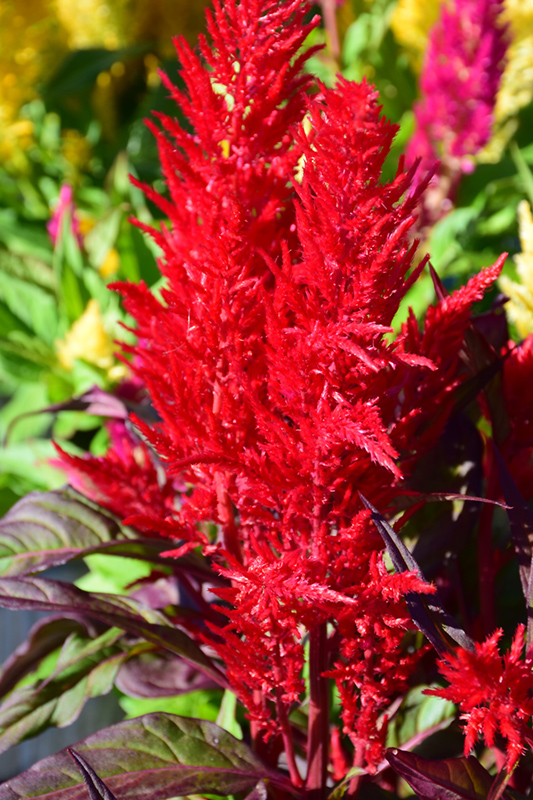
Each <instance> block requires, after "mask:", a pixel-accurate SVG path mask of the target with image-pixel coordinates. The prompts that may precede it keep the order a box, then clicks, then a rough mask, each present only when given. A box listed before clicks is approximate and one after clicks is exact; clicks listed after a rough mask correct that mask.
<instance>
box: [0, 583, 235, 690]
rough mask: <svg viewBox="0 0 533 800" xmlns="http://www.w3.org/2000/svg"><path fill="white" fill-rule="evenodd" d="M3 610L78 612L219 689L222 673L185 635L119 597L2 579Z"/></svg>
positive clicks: (0, 599)
mask: <svg viewBox="0 0 533 800" xmlns="http://www.w3.org/2000/svg"><path fill="white" fill-rule="evenodd" d="M0 606H3V607H4V608H12V609H25V610H33V611H54V612H78V613H80V614H83V615H86V616H89V617H93V618H94V619H98V620H100V622H103V623H105V624H106V625H109V626H110V627H117V628H120V629H121V630H124V631H128V632H129V633H133V634H135V635H137V636H140V637H141V638H143V639H147V640H148V641H149V642H153V643H154V644H157V645H159V646H160V647H163V648H164V649H165V650H169V651H170V652H171V653H175V654H176V655H179V656H181V657H182V658H183V659H185V661H187V662H188V663H189V664H192V665H193V666H195V667H197V668H198V669H200V670H201V671H202V672H204V673H205V674H206V675H208V676H209V677H210V678H212V679H213V680H214V681H216V682H217V683H218V684H219V685H222V686H227V683H226V680H225V678H224V676H223V675H222V673H221V672H220V671H219V670H218V669H217V667H216V666H215V665H214V664H213V662H212V661H211V659H210V658H208V656H206V655H205V653H204V652H203V651H202V650H201V649H200V648H199V647H198V645H197V644H195V642H193V640H192V639H191V638H190V637H189V636H187V634H186V633H184V632H183V631H181V630H179V629H178V628H176V627H174V625H172V623H171V622H170V620H169V619H168V618H167V617H166V616H165V615H164V614H162V613H161V612H160V611H156V610H154V609H151V608H149V607H148V606H145V605H144V604H143V603H139V602H137V601H136V600H133V599H132V598H128V597H120V596H117V595H108V594H96V593H94V594H93V593H90V592H84V591H82V590H81V589H77V588H76V587H75V586H71V585H70V584H68V583H62V582H61V581H49V580H43V579H41V578H2V579H0Z"/></svg>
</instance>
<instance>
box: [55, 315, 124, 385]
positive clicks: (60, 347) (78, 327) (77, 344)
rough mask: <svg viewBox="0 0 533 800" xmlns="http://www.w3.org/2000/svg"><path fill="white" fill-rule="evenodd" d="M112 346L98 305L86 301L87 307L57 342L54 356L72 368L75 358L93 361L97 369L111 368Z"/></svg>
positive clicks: (65, 367) (65, 366) (68, 368)
mask: <svg viewBox="0 0 533 800" xmlns="http://www.w3.org/2000/svg"><path fill="white" fill-rule="evenodd" d="M113 351H114V345H113V342H112V340H111V337H110V336H109V334H108V333H107V332H106V330H105V328H104V321H103V319H102V314H101V311H100V306H99V305H98V302H97V301H96V300H94V299H93V300H89V302H88V304H87V308H86V309H85V311H84V312H83V314H82V315H81V317H80V318H79V319H77V320H76V322H75V323H74V324H73V325H72V327H71V328H70V330H68V331H67V333H66V334H65V338H64V339H58V340H57V341H56V353H57V358H58V361H59V363H60V364H61V366H62V367H63V368H64V369H66V370H69V371H70V370H71V369H72V368H73V366H74V362H75V360H76V359H77V358H81V359H83V360H84V361H87V362H88V363H89V364H94V365H95V366H97V367H100V369H105V370H110V369H111V368H112V367H113V364H114V359H113Z"/></svg>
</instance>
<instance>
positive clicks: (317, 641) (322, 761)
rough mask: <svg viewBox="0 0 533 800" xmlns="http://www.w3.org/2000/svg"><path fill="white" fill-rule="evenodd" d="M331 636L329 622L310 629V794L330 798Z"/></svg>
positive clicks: (308, 778)
mask: <svg viewBox="0 0 533 800" xmlns="http://www.w3.org/2000/svg"><path fill="white" fill-rule="evenodd" d="M327 668H328V635H327V628H326V623H322V624H321V625H318V626H317V627H316V628H313V630H311V631H310V632H309V730H308V739H307V780H306V788H307V792H308V797H309V798H311V799H312V800H323V798H325V797H326V793H327V787H326V781H327V775H328V747H329V692H328V681H327V678H324V677H322V674H323V673H324V672H325V671H326V670H327Z"/></svg>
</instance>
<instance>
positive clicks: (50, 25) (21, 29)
mask: <svg viewBox="0 0 533 800" xmlns="http://www.w3.org/2000/svg"><path fill="white" fill-rule="evenodd" d="M65 53H66V40H65V35H64V32H63V30H62V28H61V26H60V25H59V23H58V21H57V20H56V19H55V18H54V16H53V15H51V13H50V4H49V0H24V2H23V3H21V2H18V1H17V0H0V148H1V149H2V151H3V150H4V149H5V148H6V147H8V149H9V148H10V147H11V146H12V145H13V142H16V141H18V139H19V137H22V138H23V139H27V136H28V133H31V131H29V129H28V125H27V124H23V125H22V128H21V127H20V125H19V123H18V121H17V115H18V112H19V109H20V107H21V106H22V105H23V104H24V103H26V102H28V101H29V100H32V99H33V98H34V97H35V96H36V85H37V84H38V83H39V82H40V81H42V80H46V79H47V78H48V77H49V76H50V75H51V74H52V73H53V71H54V69H55V68H56V66H57V65H58V63H59V62H60V59H61V57H62V56H63V55H64V54H65Z"/></svg>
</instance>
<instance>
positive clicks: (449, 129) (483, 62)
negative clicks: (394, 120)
mask: <svg viewBox="0 0 533 800" xmlns="http://www.w3.org/2000/svg"><path fill="white" fill-rule="evenodd" d="M503 5H504V3H503V0H450V1H449V2H445V3H443V5H442V9H441V13H440V17H439V20H438V21H437V23H436V24H435V26H434V27H433V28H432V30H431V33H430V36H429V42H428V46H427V50H426V54H425V59H424V68H423V72H422V76H421V79H420V90H421V100H420V101H419V102H418V103H416V104H415V107H414V111H415V120H416V130H415V133H414V135H413V137H412V138H411V140H410V142H409V145H408V148H407V161H408V163H413V162H414V161H415V160H416V159H418V158H420V159H421V160H422V161H421V165H420V168H419V169H420V174H421V175H423V174H425V172H427V170H429V169H431V168H432V167H433V165H434V164H435V162H436V161H437V160H440V162H441V167H440V183H441V186H440V187H439V192H438V193H436V194H435V196H431V197H430V200H431V202H432V203H433V204H436V203H437V204H438V203H444V207H443V208H440V207H439V208H437V209H433V211H432V213H430V214H429V216H430V218H431V219H433V221H434V219H437V218H438V217H439V216H440V214H442V213H443V211H446V210H447V208H448V207H449V200H448V198H450V197H451V196H452V195H453V192H454V190H455V188H456V184H457V182H458V180H459V178H460V176H461V174H462V173H465V172H471V171H472V170H473V168H474V161H473V156H475V155H476V153H478V152H479V151H480V150H481V149H482V148H483V147H484V146H485V145H486V144H487V142H488V140H489V138H490V135H491V131H492V123H493V116H494V105H495V102H496V94H497V92H498V87H499V85H500V80H501V76H502V73H503V67H504V57H505V53H506V49H507V36H506V27H505V26H504V25H503V24H502V22H501V20H500V15H501V13H502V11H503ZM434 182H435V183H436V179H435V181H434ZM437 194H438V198H437ZM447 203H448V205H446V204H447ZM428 213H429V211H428Z"/></svg>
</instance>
